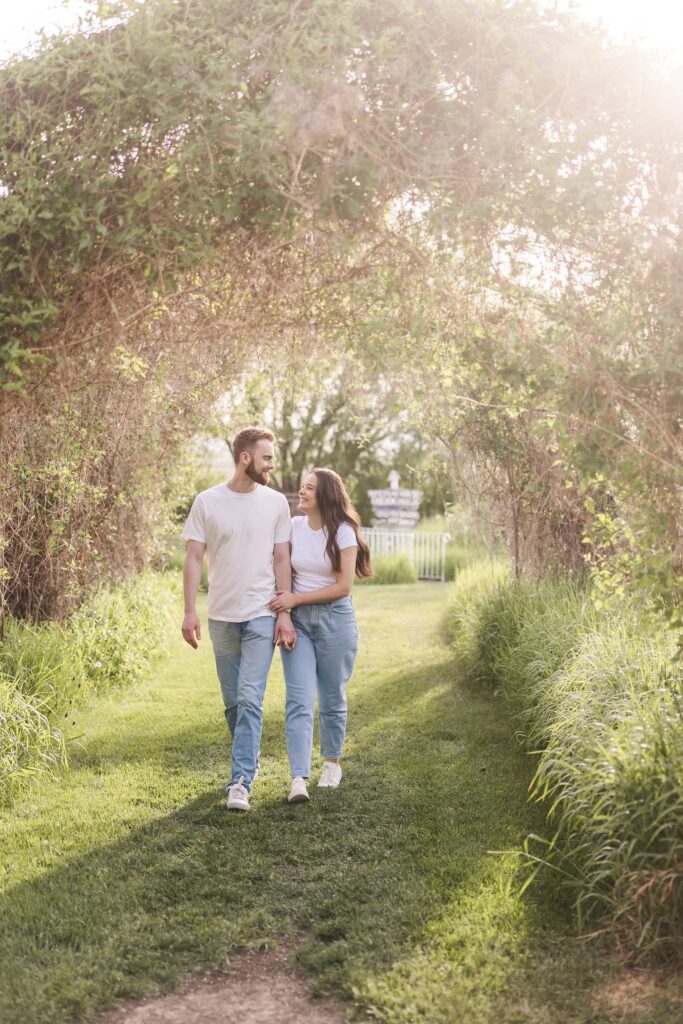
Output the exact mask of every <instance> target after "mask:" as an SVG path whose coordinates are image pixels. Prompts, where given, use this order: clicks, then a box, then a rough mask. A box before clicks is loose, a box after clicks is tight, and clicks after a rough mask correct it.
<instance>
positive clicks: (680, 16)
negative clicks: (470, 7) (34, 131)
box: [0, 0, 683, 63]
mask: <svg viewBox="0 0 683 1024" xmlns="http://www.w3.org/2000/svg"><path fill="white" fill-rule="evenodd" d="M542 2H543V3H544V6H547V7H553V6H555V5H557V6H558V7H560V8H566V7H569V6H573V7H575V8H576V9H577V10H579V11H581V12H583V13H584V14H585V15H586V16H587V17H588V18H590V19H592V20H596V21H603V22H604V24H605V25H606V26H607V28H608V29H609V30H610V31H611V32H612V34H613V35H614V36H615V37H616V38H617V39H619V40H623V39H629V40H632V41H638V42H642V43H643V44H644V45H646V46H647V47H652V48H655V49H658V50H662V51H664V54H665V56H666V58H667V59H668V60H669V61H672V62H675V63H683V4H681V3H680V0H542ZM84 6H85V4H84V2H83V0H62V2H59V0H19V2H18V3H11V4H10V2H9V0H5V3H4V4H3V7H4V8H5V9H4V10H3V13H2V25H1V27H0V59H2V58H3V57H6V56H8V55H9V54H11V53H13V52H15V51H17V50H21V49H23V48H24V47H26V46H28V45H29V44H30V43H31V42H32V41H33V40H34V39H35V37H36V35H37V33H38V32H40V30H41V29H46V30H47V31H51V30H52V31H54V30H55V28H57V27H69V26H70V25H73V24H74V22H75V20H76V17H77V15H78V12H79V10H83V8H84Z"/></svg>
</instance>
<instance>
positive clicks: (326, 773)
mask: <svg viewBox="0 0 683 1024" xmlns="http://www.w3.org/2000/svg"><path fill="white" fill-rule="evenodd" d="M341 777H342V770H341V765H340V764H338V763H337V762H336V761H324V762H323V770H322V772H321V775H320V781H319V783H318V788H319V789H336V788H337V786H338V785H339V783H340V782H341Z"/></svg>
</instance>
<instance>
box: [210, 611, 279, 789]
mask: <svg viewBox="0 0 683 1024" xmlns="http://www.w3.org/2000/svg"><path fill="white" fill-rule="evenodd" d="M209 636H210V637H211V644H212V646H213V653H214V656H215V658H216V671H217V672H218V681H219V683H220V684H221V694H222V696H223V704H224V705H225V718H226V721H227V723H228V728H229V729H230V734H231V736H232V775H231V779H230V782H231V784H232V783H234V782H239V780H240V778H243V779H244V785H245V786H246V787H247V789H249V787H250V785H251V783H252V782H253V780H254V775H255V774H256V764H257V761H258V751H259V744H260V742H261V728H262V725H263V696H264V694H265V692H266V681H267V679H268V671H269V669H270V663H271V661H272V660H273V652H274V650H275V648H274V646H273V639H274V636H275V619H274V617H273V616H272V615H259V616H258V617H257V618H255V619H250V620H249V621H248V622H222V621H221V620H220V619H209Z"/></svg>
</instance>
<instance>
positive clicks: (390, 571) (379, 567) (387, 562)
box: [363, 555, 417, 584]
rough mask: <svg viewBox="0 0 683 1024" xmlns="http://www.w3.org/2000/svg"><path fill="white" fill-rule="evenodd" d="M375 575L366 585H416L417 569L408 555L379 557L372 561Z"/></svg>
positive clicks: (365, 581) (366, 581)
mask: <svg viewBox="0 0 683 1024" xmlns="http://www.w3.org/2000/svg"><path fill="white" fill-rule="evenodd" d="M372 568H373V569H374V571H375V575H374V576H371V577H370V578H369V579H367V580H363V582H364V583H379V584H392V583H416V582H417V568H416V567H415V563H414V562H413V561H411V559H410V558H409V557H408V555H377V557H375V558H373V560H372Z"/></svg>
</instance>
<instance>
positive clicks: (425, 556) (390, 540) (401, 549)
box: [361, 526, 448, 582]
mask: <svg viewBox="0 0 683 1024" xmlns="http://www.w3.org/2000/svg"><path fill="white" fill-rule="evenodd" d="M361 533H362V535H363V537H364V538H365V540H366V541H367V542H368V545H369V546H370V554H371V555H372V556H373V557H374V556H376V555H407V556H408V558H410V560H411V562H414V564H415V568H416V569H417V575H418V579H421V580H441V581H442V582H443V581H444V580H445V579H446V542H447V541H448V534H447V533H426V532H421V531H420V530H416V531H415V532H409V531H407V530H406V531H403V530H379V529H377V527H370V526H368V527H363V529H362V530H361Z"/></svg>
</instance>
